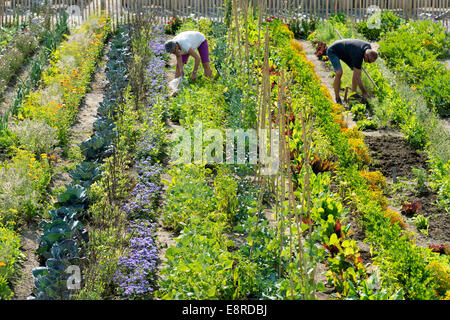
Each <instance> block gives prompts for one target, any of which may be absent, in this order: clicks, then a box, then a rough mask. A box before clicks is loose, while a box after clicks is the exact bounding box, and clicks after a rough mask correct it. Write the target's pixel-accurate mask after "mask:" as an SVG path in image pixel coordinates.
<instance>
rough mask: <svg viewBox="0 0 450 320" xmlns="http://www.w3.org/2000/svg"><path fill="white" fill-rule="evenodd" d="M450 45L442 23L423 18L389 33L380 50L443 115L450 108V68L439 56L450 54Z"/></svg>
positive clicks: (387, 61)
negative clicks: (449, 68)
mask: <svg viewBox="0 0 450 320" xmlns="http://www.w3.org/2000/svg"><path fill="white" fill-rule="evenodd" d="M449 45H450V36H449V34H448V32H447V31H446V30H445V28H444V27H443V26H441V24H440V23H433V22H432V21H430V20H423V21H417V22H410V23H408V24H406V25H403V26H401V27H400V28H399V29H398V30H397V31H394V32H390V33H388V34H387V35H386V37H385V38H384V39H383V40H382V41H381V42H380V50H379V51H380V53H381V55H382V56H383V57H385V58H386V63H387V65H388V66H389V67H390V68H391V69H392V70H394V72H396V73H397V74H398V76H399V77H400V79H402V80H404V81H405V82H406V83H408V84H410V85H411V86H412V89H413V90H416V89H417V90H418V91H419V92H420V94H422V95H423V96H424V98H425V100H426V102H427V105H428V106H429V108H431V109H435V110H436V111H437V112H438V113H439V114H441V115H443V116H445V115H448V114H449V110H450V107H449V106H450V100H449V99H450V98H449V97H450V71H449V70H448V69H447V68H446V66H445V65H444V64H443V63H441V62H440V61H438V59H440V58H445V57H447V56H448V55H449V53H448V52H449Z"/></svg>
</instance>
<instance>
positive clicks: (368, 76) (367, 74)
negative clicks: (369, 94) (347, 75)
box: [334, 29, 379, 89]
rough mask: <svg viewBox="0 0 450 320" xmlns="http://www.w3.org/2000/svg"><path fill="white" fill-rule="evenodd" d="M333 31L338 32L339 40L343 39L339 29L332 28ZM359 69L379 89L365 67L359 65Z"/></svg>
mask: <svg viewBox="0 0 450 320" xmlns="http://www.w3.org/2000/svg"><path fill="white" fill-rule="evenodd" d="M334 31H336V33H337V34H338V36H339V38H341V40H342V39H343V38H342V36H341V34H340V33H339V31H337V30H336V29H334ZM361 69H362V70H363V71H364V73H365V74H366V76H367V78H369V80H370V81H371V82H372V84H373V85H374V86H375V88H377V89H379V88H378V86H377V84H376V83H375V81H373V79H372V78H371V77H370V75H369V73H368V72H367V71H366V69H364V67H362V66H361Z"/></svg>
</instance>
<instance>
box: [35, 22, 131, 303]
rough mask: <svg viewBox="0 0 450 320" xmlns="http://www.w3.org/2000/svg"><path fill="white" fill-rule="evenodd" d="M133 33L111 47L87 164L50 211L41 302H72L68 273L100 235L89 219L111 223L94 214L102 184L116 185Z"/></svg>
mask: <svg viewBox="0 0 450 320" xmlns="http://www.w3.org/2000/svg"><path fill="white" fill-rule="evenodd" d="M128 32H129V30H123V29H121V28H119V30H118V35H116V36H115V38H114V40H113V41H112V42H111V47H110V50H109V52H108V54H107V56H108V58H109V61H108V65H107V70H106V75H107V81H108V88H107V90H106V92H105V97H104V100H103V102H102V103H101V104H100V106H99V108H98V111H97V113H98V116H99V117H98V119H97V120H96V121H95V122H94V134H93V135H92V137H91V138H89V139H88V140H86V141H84V142H82V143H81V144H80V149H81V152H82V154H83V156H84V157H85V159H84V161H83V162H81V163H80V164H79V165H77V167H76V169H75V170H73V171H71V172H70V176H71V178H72V182H71V183H70V184H68V185H67V186H66V188H65V191H63V192H62V193H61V194H59V196H58V201H57V202H56V203H55V204H54V205H53V206H54V208H55V209H54V210H51V211H50V221H44V222H42V223H41V225H42V227H43V231H44V232H43V234H42V235H41V239H40V245H39V249H38V253H39V254H40V256H41V257H42V258H41V262H42V264H43V265H45V266H42V267H38V268H35V269H33V277H34V278H35V287H36V299H46V300H48V299H63V300H67V299H70V297H71V295H72V292H71V289H73V288H69V287H68V285H67V284H68V278H69V275H68V273H70V271H68V270H69V269H68V268H70V267H73V266H77V267H78V268H79V266H80V265H82V264H83V261H84V260H85V259H86V258H85V257H86V256H88V254H87V253H86V251H85V250H83V249H84V247H85V246H84V244H86V243H91V242H92V241H93V239H95V236H96V233H95V231H92V232H88V229H87V227H85V226H84V224H85V223H86V221H88V219H89V218H90V219H93V220H95V219H103V218H105V217H103V216H101V213H100V212H96V213H95V215H94V213H93V212H92V208H97V209H98V203H96V202H97V201H102V200H101V194H99V193H98V192H99V190H102V189H101V187H103V184H102V182H103V183H104V182H105V181H107V182H109V181H110V180H109V178H110V177H109V176H108V172H110V171H108V169H110V168H111V164H110V162H109V161H105V159H111V156H112V158H114V159H115V156H116V152H115V150H114V149H113V148H112V146H113V143H114V141H115V140H116V139H117V131H116V130H115V128H116V124H115V123H114V118H115V113H116V111H117V106H118V105H119V103H120V102H119V100H120V94H121V92H123V91H124V90H125V87H126V85H127V81H126V70H127V63H126V60H123V59H127V50H128V45H129V41H130V39H129V34H128ZM122 55H124V56H122ZM128 59H129V57H128ZM99 181H100V182H99ZM102 191H103V190H102ZM110 200H111V199H110V198H107V197H106V198H104V200H103V201H105V203H108V204H110V202H109V201H110ZM96 205H97V206H96ZM108 208H109V207H107V206H104V207H103V209H104V210H105V211H103V212H102V213H105V212H108V211H107V210H108ZM105 215H106V214H105ZM83 222H85V223H83ZM89 231H90V230H89Z"/></svg>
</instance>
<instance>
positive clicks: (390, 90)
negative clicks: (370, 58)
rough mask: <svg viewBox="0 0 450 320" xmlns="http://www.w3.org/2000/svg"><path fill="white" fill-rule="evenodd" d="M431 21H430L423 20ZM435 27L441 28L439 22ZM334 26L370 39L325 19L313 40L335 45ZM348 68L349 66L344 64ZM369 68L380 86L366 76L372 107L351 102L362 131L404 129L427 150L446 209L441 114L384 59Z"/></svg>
mask: <svg viewBox="0 0 450 320" xmlns="http://www.w3.org/2000/svg"><path fill="white" fill-rule="evenodd" d="M419 23H422V24H430V22H419ZM434 27H435V28H437V29H440V28H441V27H440V26H439V24H434ZM334 29H336V30H338V31H339V33H340V34H341V35H342V36H343V37H344V38H359V39H363V40H366V39H365V38H364V37H363V36H362V35H361V34H359V33H358V32H357V31H356V30H355V29H353V28H352V25H351V23H350V22H345V20H344V22H337V21H333V22H324V23H321V24H320V25H319V27H318V29H317V31H316V32H315V33H312V34H311V36H310V40H313V39H314V40H315V41H323V42H325V43H326V44H328V45H329V44H331V43H332V42H333V41H335V40H338V39H339V37H338V36H337V34H336V32H335V31H334ZM344 68H346V67H345V66H344ZM365 68H366V69H367V71H368V72H369V74H370V75H371V77H372V79H373V80H374V82H375V83H376V85H377V87H376V88H375V87H373V85H372V84H371V83H370V82H369V81H368V79H366V78H363V82H364V83H365V86H366V88H370V90H372V93H373V95H374V98H372V99H369V101H368V106H365V105H363V104H360V103H358V102H356V103H355V102H351V103H350V104H351V108H352V109H351V110H352V112H353V113H354V114H355V119H356V120H357V124H358V127H359V128H360V129H362V130H366V129H374V128H376V127H379V128H383V127H389V126H394V127H398V128H400V129H401V131H402V133H403V134H404V136H405V138H406V140H407V141H408V142H409V144H411V145H412V146H413V147H416V148H419V149H422V150H426V152H427V154H428V157H429V166H430V173H431V174H430V180H431V181H433V182H432V186H433V188H434V189H435V190H436V191H437V193H438V195H439V197H438V203H439V205H440V207H441V208H446V206H448V203H449V199H450V190H449V187H448V185H449V181H448V178H446V177H448V175H449V174H448V173H449V172H448V169H446V168H448V162H449V161H450V144H449V141H450V139H449V133H448V131H447V130H446V129H445V128H444V127H443V125H442V123H441V122H440V119H439V117H438V116H437V115H436V114H435V112H434V111H433V110H430V109H428V108H427V107H426V105H427V102H426V101H425V99H424V98H423V97H422V96H421V95H420V94H418V93H417V91H414V90H412V89H414V88H411V87H410V85H408V84H406V83H404V82H403V81H401V79H398V77H397V76H396V75H395V74H393V72H391V71H390V70H389V69H388V67H387V66H386V65H385V63H384V61H383V60H382V59H378V60H377V61H376V63H374V64H366V65H365ZM345 74H347V75H351V71H350V69H348V68H347V70H346V71H345V72H344V79H343V85H344V87H345V86H350V84H351V80H350V78H348V79H345Z"/></svg>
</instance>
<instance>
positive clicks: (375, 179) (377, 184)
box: [361, 171, 387, 191]
mask: <svg viewBox="0 0 450 320" xmlns="http://www.w3.org/2000/svg"><path fill="white" fill-rule="evenodd" d="M361 176H362V177H363V178H364V179H366V181H367V182H368V183H369V185H370V189H372V190H374V191H375V190H382V189H384V188H386V186H387V183H386V178H385V177H384V176H383V174H382V173H381V172H379V171H375V172H367V171H361Z"/></svg>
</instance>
